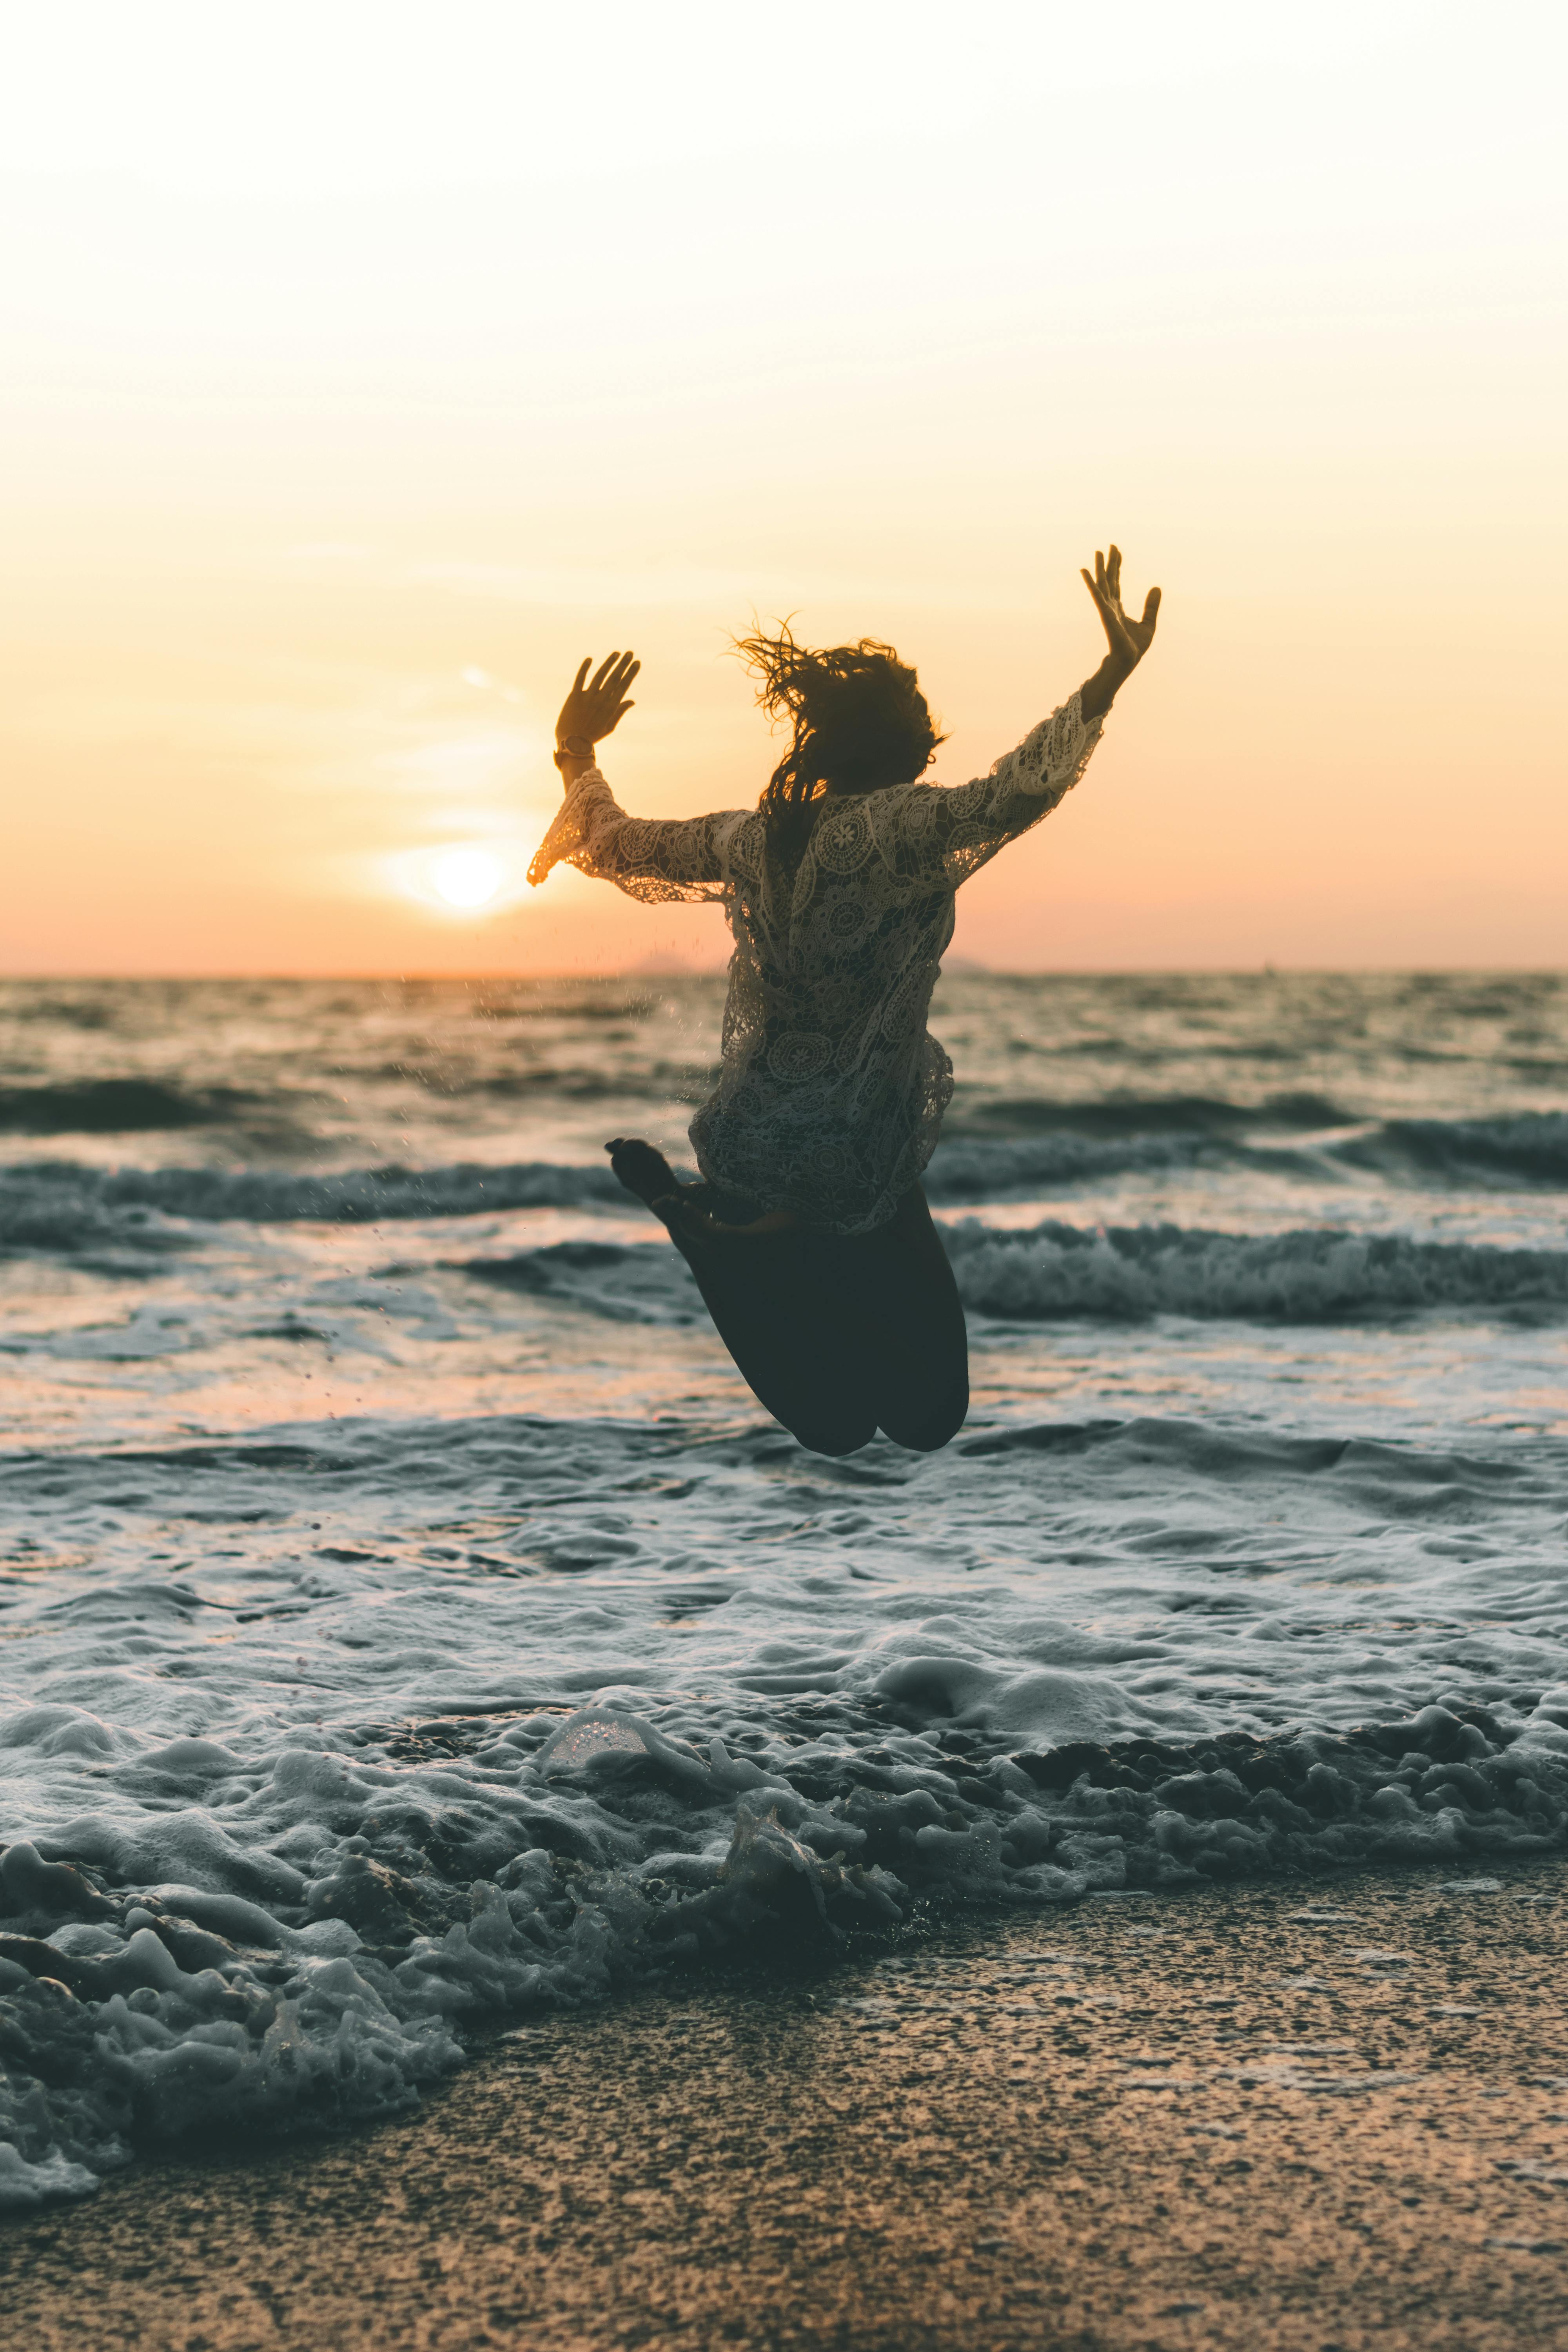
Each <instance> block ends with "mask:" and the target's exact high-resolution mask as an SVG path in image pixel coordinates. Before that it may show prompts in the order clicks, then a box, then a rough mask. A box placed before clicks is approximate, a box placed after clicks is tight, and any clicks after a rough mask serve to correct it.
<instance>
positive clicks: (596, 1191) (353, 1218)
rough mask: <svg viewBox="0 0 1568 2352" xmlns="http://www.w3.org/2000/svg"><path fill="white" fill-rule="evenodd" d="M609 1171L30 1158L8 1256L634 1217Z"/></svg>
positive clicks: (9, 1175) (9, 1212)
mask: <svg viewBox="0 0 1568 2352" xmlns="http://www.w3.org/2000/svg"><path fill="white" fill-rule="evenodd" d="M627 1199H628V1196H627V1194H626V1192H624V1191H623V1190H622V1188H621V1186H620V1185H619V1184H618V1183H617V1182H616V1179H615V1177H614V1176H613V1175H612V1174H611V1172H610V1170H609V1168H608V1166H607V1165H605V1163H604V1162H600V1163H598V1164H597V1165H595V1164H593V1163H590V1164H588V1165H587V1166H584V1167H574V1166H564V1165H561V1164H558V1163H556V1162H554V1161H552V1160H527V1161H521V1162H518V1163H516V1164H514V1165H510V1166H503V1167H488V1166H486V1165H484V1164H483V1163H482V1162H479V1161H464V1162H460V1163H458V1165H456V1166H453V1167H448V1168H405V1167H397V1166H394V1167H386V1168H356V1169H349V1170H346V1171H343V1172H342V1173H341V1174H337V1175H327V1176H310V1175H300V1174H296V1173H293V1172H291V1171H285V1170H279V1169H235V1168H118V1169H100V1168H89V1167H85V1166H83V1165H82V1164H81V1163H80V1162H79V1161H77V1160H27V1161H23V1162H21V1163H19V1164H18V1165H16V1166H13V1167H11V1168H7V1169H5V1170H0V1253H5V1252H8V1253H10V1254H12V1255H20V1254H30V1253H33V1252H36V1251H40V1252H50V1251H59V1252H68V1253H72V1254H84V1255H102V1253H103V1252H104V1251H105V1250H106V1249H114V1248H121V1249H126V1250H130V1251H132V1252H156V1251H159V1250H165V1249H171V1248H173V1249H179V1248H184V1247H188V1246H189V1245H190V1242H191V1239H192V1236H191V1235H190V1234H187V1233H185V1232H184V1231H183V1230H182V1229H181V1228H180V1227H179V1226H178V1225H175V1224H172V1223H170V1222H169V1221H170V1220H173V1219H186V1220H190V1221H191V1222H193V1223H197V1224H221V1223H257V1224H268V1223H299V1222H302V1221H306V1220H309V1221H310V1222H321V1223H348V1224H377V1223H381V1222H382V1221H383V1220H385V1221H387V1222H389V1223H390V1222H394V1221H396V1220H398V1219H402V1218H411V1217H468V1216H479V1215H483V1214H485V1213H494V1212H496V1211H498V1210H506V1209H536V1208H581V1207H584V1206H587V1205H589V1204H592V1203H594V1202H614V1203H615V1204H616V1206H617V1207H625V1206H626V1203H627Z"/></svg>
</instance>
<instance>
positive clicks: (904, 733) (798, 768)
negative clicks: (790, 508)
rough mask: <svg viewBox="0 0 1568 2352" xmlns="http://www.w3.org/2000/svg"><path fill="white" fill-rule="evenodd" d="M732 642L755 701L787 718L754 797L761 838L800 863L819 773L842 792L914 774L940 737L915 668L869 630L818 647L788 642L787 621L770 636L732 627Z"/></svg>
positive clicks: (822, 781) (907, 779)
mask: <svg viewBox="0 0 1568 2352" xmlns="http://www.w3.org/2000/svg"><path fill="white" fill-rule="evenodd" d="M735 651H736V652H737V653H738V654H740V655H742V656H743V658H744V659H745V661H746V663H747V665H748V667H750V668H752V670H754V671H755V672H756V674H757V676H758V677H759V679H760V681H761V683H760V684H759V686H758V688H757V700H758V701H759V702H760V703H761V704H762V707H763V709H764V710H765V711H766V712H767V713H768V715H769V717H770V718H772V719H783V718H785V717H787V718H788V719H790V721H791V724H792V729H793V732H792V736H791V740H790V747H789V750H788V751H786V752H785V753H784V758H783V759H782V760H781V761H779V763H778V766H777V767H776V768H775V769H774V770H773V774H772V775H771V776H770V777H769V779H768V782H767V784H766V786H765V788H764V790H763V795H762V798H761V800H760V801H759V803H758V806H759V807H760V808H761V809H762V811H763V815H764V816H765V817H766V819H767V830H768V847H769V849H770V851H771V852H773V854H775V855H777V856H782V858H783V860H784V864H785V866H792V867H793V866H798V865H799V863H800V860H801V857H802V856H803V855H804V853H805V845H806V842H807V840H808V839H809V837H810V834H811V824H812V803H814V802H815V801H816V800H818V799H819V798H820V797H821V795H822V792H823V789H824V787H825V785H826V783H828V782H832V784H833V785H834V788H835V790H836V791H838V792H841V793H879V792H883V791H885V790H886V789H887V787H888V786H889V784H908V783H912V782H914V780H915V778H916V777H917V776H920V775H922V774H923V773H924V772H925V770H926V769H927V768H928V767H929V766H930V764H931V757H932V755H933V753H934V752H935V751H936V747H937V745H938V744H939V743H941V742H944V741H945V740H946V738H945V737H944V736H942V735H939V734H938V733H937V731H936V729H935V728H934V727H933V726H932V724H931V712H930V710H929V709H927V707H926V698H925V696H924V695H923V694H922V693H921V689H920V681H919V679H918V677H916V675H915V673H914V671H913V670H912V669H911V668H910V666H909V664H908V663H907V662H901V661H900V659H899V656H898V655H897V654H896V653H895V652H894V651H893V648H892V646H885V645H882V644H880V643H879V640H878V639H877V638H875V637H862V638H861V639H860V641H859V643H858V645H853V646H825V647H822V648H820V649H816V648H813V647H811V646H800V645H796V643H795V638H794V637H793V636H792V635H791V634H790V628H789V624H788V622H787V621H785V622H782V623H781V624H780V625H779V629H778V633H777V635H774V636H768V635H764V634H763V633H762V632H761V631H757V632H755V633H753V635H751V636H749V637H737V638H736V640H735Z"/></svg>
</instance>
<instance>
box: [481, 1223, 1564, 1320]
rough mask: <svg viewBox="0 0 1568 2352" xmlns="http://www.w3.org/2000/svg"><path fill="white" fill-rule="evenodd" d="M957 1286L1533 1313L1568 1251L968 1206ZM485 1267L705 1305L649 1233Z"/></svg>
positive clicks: (1139, 1309) (685, 1311)
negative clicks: (1008, 1217)
mask: <svg viewBox="0 0 1568 2352" xmlns="http://www.w3.org/2000/svg"><path fill="white" fill-rule="evenodd" d="M945 1239H946V1244H947V1250H948V1255H949V1256H950V1258H951V1259H952V1265H953V1270H954V1273H955V1275H956V1276H957V1280H958V1287H959V1293H960V1296H961V1297H963V1303H964V1305H965V1307H968V1308H969V1309H970V1310H971V1312H972V1313H974V1314H978V1315H986V1316H991V1317H993V1318H996V1319H997V1320H1000V1321H1011V1322H1034V1321H1045V1320H1049V1319H1052V1318H1066V1317H1075V1318H1087V1319H1089V1320H1093V1321H1100V1322H1105V1321H1116V1322H1123V1321H1130V1320H1141V1319H1142V1318H1146V1317H1149V1316H1153V1315H1184V1316H1193V1317H1197V1318H1203V1319H1205V1320H1215V1319H1226V1320H1236V1321H1242V1322H1285V1323H1325V1322H1345V1321H1353V1320H1358V1319H1371V1318H1378V1317H1386V1316H1391V1315H1408V1314H1415V1313H1420V1312H1423V1311H1426V1310H1441V1309H1444V1308H1447V1309H1449V1310H1451V1311H1456V1312H1457V1311H1475V1310H1483V1311H1484V1310H1489V1311H1491V1312H1493V1313H1499V1312H1500V1313H1505V1314H1507V1315H1509V1316H1510V1318H1528V1319H1531V1320H1534V1319H1537V1318H1556V1317H1557V1316H1559V1315H1562V1314H1563V1313H1564V1312H1565V1311H1568V1253H1564V1252H1561V1251H1554V1250H1524V1249H1497V1248H1491V1247H1485V1246H1474V1245H1470V1244H1464V1243H1436V1242H1415V1241H1410V1240H1408V1239H1406V1238H1405V1237H1404V1236H1401V1235H1382V1236H1375V1237H1368V1236H1363V1235H1359V1234H1345V1233H1341V1232H1336V1231H1322V1230H1320V1229H1316V1228H1313V1229H1309V1230H1307V1231H1304V1232H1300V1233H1287V1234H1265V1235H1256V1234H1226V1233H1208V1232H1204V1231H1201V1230H1197V1231H1194V1230H1192V1229H1190V1228H1187V1227H1184V1226H1178V1225H1133V1226H1122V1227H1119V1228H1112V1229H1110V1230H1109V1231H1106V1230H1091V1231H1088V1232H1086V1231H1084V1230H1083V1229H1082V1228H1080V1227H1079V1226H1077V1225H1067V1224H1061V1223H1055V1222H1053V1223H1047V1224H1042V1225H1037V1226H1034V1227H1032V1228H1031V1229H1030V1230H1028V1231H1027V1232H1025V1233H1007V1232H1000V1231H998V1230H997V1229H996V1228H995V1227H994V1226H992V1225H985V1224H983V1223H979V1222H978V1221H977V1220H973V1221H971V1220H965V1221H964V1222H963V1223H961V1224H956V1225H950V1226H948V1227H947V1228H946V1231H945ZM461 1264H462V1270H463V1271H464V1272H465V1273H467V1274H468V1275H471V1276H474V1277H476V1278H477V1279H479V1280H480V1281H485V1282H493V1283H497V1284H500V1286H503V1287H505V1288H509V1289H513V1290H522V1291H528V1292H531V1293H532V1294H533V1295H534V1296H535V1297H547V1298H553V1299H557V1300H559V1301H561V1302H562V1303H563V1305H567V1306H572V1307H580V1308H582V1309H583V1310H584V1311H585V1312H587V1313H590V1314H596V1315H604V1316H606V1317H609V1318H611V1319H613V1320H616V1321H626V1322H644V1323H689V1322H691V1321H692V1320H693V1319H700V1316H701V1307H700V1301H699V1299H698V1297H697V1292H696V1287H695V1285H694V1284H693V1283H692V1280H691V1277H690V1276H689V1273H688V1272H687V1269H686V1266H685V1265H684V1264H683V1262H682V1261H681V1259H680V1258H679V1255H677V1253H676V1252H675V1251H674V1250H672V1249H670V1248H668V1247H666V1246H662V1245H660V1244H651V1243H629V1244H628V1243H616V1242H608V1241H605V1242H601V1241H595V1240H583V1241H569V1242H557V1243H553V1244H550V1245H549V1246H547V1247H545V1248H542V1249H535V1250H522V1251H519V1252H517V1253H516V1254H515V1255H511V1256H509V1257H504V1258H470V1259H468V1260H465V1261H462V1262H461Z"/></svg>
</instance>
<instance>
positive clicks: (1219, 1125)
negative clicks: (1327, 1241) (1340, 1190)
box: [948, 1091, 1357, 1139]
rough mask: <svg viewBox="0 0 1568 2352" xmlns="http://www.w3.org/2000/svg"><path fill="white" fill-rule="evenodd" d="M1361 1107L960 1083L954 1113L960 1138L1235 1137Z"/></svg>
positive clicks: (1324, 1122) (1286, 1097)
mask: <svg viewBox="0 0 1568 2352" xmlns="http://www.w3.org/2000/svg"><path fill="white" fill-rule="evenodd" d="M1356 1120H1357V1114H1356V1113H1355V1112H1354V1111H1352V1110H1346V1109H1345V1108H1343V1107H1342V1105H1341V1104H1339V1103H1336V1102H1332V1101H1331V1100H1330V1099H1329V1097H1327V1096H1326V1095H1319V1094H1310V1093H1304V1092H1298V1093H1291V1094H1274V1095H1268V1096H1267V1097H1265V1098H1264V1100H1263V1101H1262V1102H1260V1103H1238V1102H1232V1101H1231V1100H1229V1098H1228V1097H1225V1096H1222V1095H1136V1094H1127V1093H1115V1094H1108V1095H1097V1096H1095V1097H1092V1098H1089V1099H1086V1100H1079V1101H1071V1102H1060V1101H1057V1100H1054V1099H1052V1098H1051V1097H1046V1096H1041V1095H970V1094H968V1093H966V1092H963V1091H961V1092H960V1095H959V1097H958V1100H957V1102H956V1103H955V1105H954V1108H953V1112H952V1114H951V1115H950V1117H949V1120H948V1132H949V1134H950V1135H952V1136H953V1137H955V1138H958V1137H965V1136H973V1137H1019V1136H1026V1135H1043V1134H1063V1133H1065V1134H1072V1135H1083V1136H1096V1137H1100V1138H1101V1139H1106V1138H1111V1137H1126V1136H1157V1135H1181V1136H1185V1137H1196V1136H1216V1137H1230V1136H1237V1135H1244V1134H1249V1133H1253V1132H1256V1131H1259V1130H1261V1131H1268V1130H1270V1129H1273V1130H1279V1129H1286V1130H1289V1131H1292V1132H1300V1131H1304V1130H1310V1129H1328V1128H1336V1127H1352V1126H1354V1125H1355V1124H1356Z"/></svg>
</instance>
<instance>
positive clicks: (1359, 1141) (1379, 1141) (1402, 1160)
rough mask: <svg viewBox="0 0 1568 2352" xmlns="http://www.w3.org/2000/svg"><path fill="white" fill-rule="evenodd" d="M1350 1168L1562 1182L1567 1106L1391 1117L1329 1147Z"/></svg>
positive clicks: (1567, 1152)
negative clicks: (1485, 1114)
mask: <svg viewBox="0 0 1568 2352" xmlns="http://www.w3.org/2000/svg"><path fill="white" fill-rule="evenodd" d="M1335 1150H1336V1157H1337V1158H1339V1159H1341V1160H1346V1161H1347V1162H1349V1163H1350V1164H1351V1165H1352V1167H1368V1168H1376V1169H1379V1170H1381V1171H1384V1172H1389V1171H1398V1170H1399V1169H1400V1168H1401V1167H1411V1168H1415V1169H1416V1170H1418V1171H1421V1172H1422V1173H1425V1174H1428V1175H1438V1176H1447V1177H1450V1178H1457V1179H1461V1180H1462V1179H1466V1178H1468V1179H1470V1180H1472V1181H1473V1180H1475V1179H1477V1178H1480V1179H1483V1180H1484V1179H1491V1180H1492V1181H1495V1180H1496V1179H1497V1178H1498V1177H1499V1176H1504V1177H1508V1178H1510V1179H1511V1181H1513V1182H1514V1183H1516V1184H1531V1185H1534V1184H1540V1185H1546V1186H1549V1187H1550V1186H1556V1185H1568V1111H1560V1110H1558V1111H1521V1112H1519V1113H1517V1114H1516V1115H1515V1116H1513V1117H1512V1118H1454V1119H1448V1118H1394V1119H1389V1120H1387V1121H1386V1122H1385V1124H1384V1125H1383V1126H1382V1127H1380V1128H1378V1129H1375V1130H1374V1131H1373V1133H1372V1134H1370V1135H1366V1136H1362V1137H1357V1138H1355V1139H1352V1140H1350V1141H1347V1142H1345V1143H1342V1144H1340V1145H1338V1146H1336V1148H1335Z"/></svg>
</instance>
